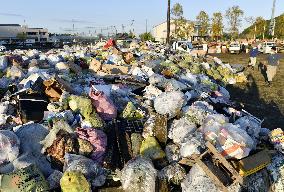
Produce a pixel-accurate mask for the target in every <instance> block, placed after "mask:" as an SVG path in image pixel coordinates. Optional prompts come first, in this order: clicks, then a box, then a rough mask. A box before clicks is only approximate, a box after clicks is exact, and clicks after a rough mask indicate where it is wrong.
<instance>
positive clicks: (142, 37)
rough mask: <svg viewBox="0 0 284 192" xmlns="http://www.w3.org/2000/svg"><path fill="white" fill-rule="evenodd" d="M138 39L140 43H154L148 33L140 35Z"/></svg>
mask: <svg viewBox="0 0 284 192" xmlns="http://www.w3.org/2000/svg"><path fill="white" fill-rule="evenodd" d="M139 37H140V39H141V40H142V41H154V40H155V38H154V37H153V35H152V34H151V33H150V32H148V33H142V34H141V35H140V36H139Z"/></svg>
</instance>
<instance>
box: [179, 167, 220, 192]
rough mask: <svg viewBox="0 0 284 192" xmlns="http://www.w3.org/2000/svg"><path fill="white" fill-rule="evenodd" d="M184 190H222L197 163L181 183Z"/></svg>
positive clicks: (198, 191) (204, 191) (190, 191)
mask: <svg viewBox="0 0 284 192" xmlns="http://www.w3.org/2000/svg"><path fill="white" fill-rule="evenodd" d="M181 188H182V192H192V191H195V192H206V191H208V192H209V191H210V192H220V190H219V189H218V188H217V187H216V185H215V184H214V183H213V181H212V180H211V178H209V177H208V176H207V175H206V174H205V172H204V171H203V170H202V169H201V168H200V167H199V166H198V165H197V164H195V165H194V166H193V167H192V168H191V169H190V171H189V173H188V174H187V175H186V178H185V179H184V180H183V182H182V183H181Z"/></svg>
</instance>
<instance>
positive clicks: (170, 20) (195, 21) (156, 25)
mask: <svg viewBox="0 0 284 192" xmlns="http://www.w3.org/2000/svg"><path fill="white" fill-rule="evenodd" d="M174 20H175V19H171V20H170V21H174ZM187 22H191V20H188V19H187ZM193 22H194V23H196V21H193ZM164 23H167V21H164V22H162V23H160V24H158V25H155V26H154V27H153V28H156V27H158V26H159V25H162V24H164ZM172 24H173V23H172Z"/></svg>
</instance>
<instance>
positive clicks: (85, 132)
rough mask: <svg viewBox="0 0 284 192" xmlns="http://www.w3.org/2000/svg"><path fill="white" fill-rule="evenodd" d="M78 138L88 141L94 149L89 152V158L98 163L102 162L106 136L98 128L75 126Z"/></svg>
mask: <svg viewBox="0 0 284 192" xmlns="http://www.w3.org/2000/svg"><path fill="white" fill-rule="evenodd" d="M75 132H76V133H77V134H78V136H79V138H80V139H84V140H87V141H89V142H90V143H91V144H92V145H93V147H94V151H93V153H92V154H91V159H93V160H94V161H96V162H98V163H102V161H103V158H104V154H105V151H106V147H107V136H106V134H105V133H104V132H103V131H102V130H99V129H84V128H77V129H76V131H75Z"/></svg>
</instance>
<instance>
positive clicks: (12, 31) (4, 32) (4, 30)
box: [0, 24, 49, 43]
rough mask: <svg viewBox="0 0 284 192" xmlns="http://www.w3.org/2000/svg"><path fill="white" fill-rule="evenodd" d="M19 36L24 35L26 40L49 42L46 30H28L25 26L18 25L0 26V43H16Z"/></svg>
mask: <svg viewBox="0 0 284 192" xmlns="http://www.w3.org/2000/svg"><path fill="white" fill-rule="evenodd" d="M19 34H26V39H27V40H34V42H38V43H45V42H48V40H49V34H48V29H45V28H29V27H28V26H27V25H19V24H0V41H7V42H17V41H19V40H20V39H19Z"/></svg>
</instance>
